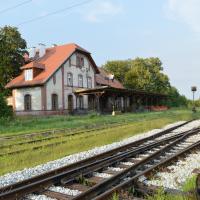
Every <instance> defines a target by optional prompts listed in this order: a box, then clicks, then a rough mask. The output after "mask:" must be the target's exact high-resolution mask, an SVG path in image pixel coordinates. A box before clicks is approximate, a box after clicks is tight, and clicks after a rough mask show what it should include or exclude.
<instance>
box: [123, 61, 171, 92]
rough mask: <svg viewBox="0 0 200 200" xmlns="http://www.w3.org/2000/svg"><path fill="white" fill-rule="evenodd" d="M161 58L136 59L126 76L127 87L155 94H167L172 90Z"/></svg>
mask: <svg viewBox="0 0 200 200" xmlns="http://www.w3.org/2000/svg"><path fill="white" fill-rule="evenodd" d="M162 71H163V67H162V62H161V61H160V59H159V58H145V59H144V58H136V59H134V60H132V64H131V69H130V71H129V72H128V73H127V74H126V75H125V83H124V84H125V85H126V86H127V87H129V88H132V89H140V90H145V91H149V92H155V93H167V91H168V89H169V88H170V83H169V78H168V76H167V75H165V74H164V73H163V72H162Z"/></svg>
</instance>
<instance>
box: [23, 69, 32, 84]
mask: <svg viewBox="0 0 200 200" xmlns="http://www.w3.org/2000/svg"><path fill="white" fill-rule="evenodd" d="M24 78H25V81H32V80H33V69H26V70H25V71H24Z"/></svg>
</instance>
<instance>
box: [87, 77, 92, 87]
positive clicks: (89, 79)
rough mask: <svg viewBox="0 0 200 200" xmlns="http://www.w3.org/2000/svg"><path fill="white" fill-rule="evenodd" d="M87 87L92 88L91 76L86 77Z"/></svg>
mask: <svg viewBox="0 0 200 200" xmlns="http://www.w3.org/2000/svg"><path fill="white" fill-rule="evenodd" d="M87 87H88V88H92V78H91V77H89V76H88V77H87Z"/></svg>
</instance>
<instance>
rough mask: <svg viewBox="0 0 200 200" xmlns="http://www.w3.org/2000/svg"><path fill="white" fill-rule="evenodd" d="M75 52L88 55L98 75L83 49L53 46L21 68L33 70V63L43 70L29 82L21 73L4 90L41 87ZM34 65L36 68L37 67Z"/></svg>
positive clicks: (68, 45)
mask: <svg viewBox="0 0 200 200" xmlns="http://www.w3.org/2000/svg"><path fill="white" fill-rule="evenodd" d="M75 51H81V52H83V53H85V54H87V55H88V58H89V59H90V61H91V62H92V64H93V66H94V67H95V69H96V72H97V73H98V72H99V71H98V67H97V66H96V64H95V62H94V60H93V59H92V57H91V56H90V52H88V51H87V50H85V49H83V48H82V47H80V46H78V45H77V44H73V43H72V44H66V45H61V46H55V47H52V48H47V49H46V53H45V55H44V56H43V57H41V58H39V59H37V60H36V61H32V62H30V63H28V64H26V65H24V66H22V69H26V68H33V67H34V65H36V64H34V63H35V62H37V63H38V64H37V65H38V66H40V67H41V66H42V67H44V70H43V71H42V72H41V73H40V74H39V75H37V76H36V77H35V78H34V79H33V80H31V81H25V80H24V75H23V73H21V75H19V76H17V77H16V78H15V79H13V80H12V81H10V82H9V83H8V84H7V85H6V88H18V87H26V86H36V85H43V84H44V83H45V82H46V81H47V80H48V79H49V78H50V77H51V76H52V75H53V74H54V72H55V71H56V70H57V69H58V68H59V67H60V66H61V65H62V64H63V63H64V62H65V61H66V60H67V59H68V58H69V57H70V56H71V55H72V54H73V53H74V52H75ZM37 65H36V66H37Z"/></svg>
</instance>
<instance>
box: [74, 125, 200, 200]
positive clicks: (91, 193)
mask: <svg viewBox="0 0 200 200" xmlns="http://www.w3.org/2000/svg"><path fill="white" fill-rule="evenodd" d="M198 132H199V129H196V130H192V131H191V132H189V133H186V134H185V135H183V136H182V137H180V138H178V139H176V140H175V141H174V142H172V143H170V144H168V145H167V146H166V147H163V148H162V149H160V150H159V151H157V152H155V153H153V154H152V155H150V156H148V157H146V158H144V159H143V160H141V161H140V162H137V163H136V164H133V165H132V166H131V167H129V168H127V169H125V170H124V171H122V172H119V173H117V174H116V175H114V176H113V177H111V178H109V179H107V180H105V181H103V182H101V183H99V184H97V185H95V186H94V187H92V188H90V189H89V190H87V191H86V192H83V193H81V194H80V195H78V196H75V197H74V198H72V199H73V200H89V199H96V197H97V196H98V195H100V194H101V193H104V192H106V191H107V190H109V189H110V188H111V187H113V186H115V185H116V184H120V182H123V180H124V178H127V177H132V176H134V177H138V175H135V173H136V170H138V169H141V167H143V166H145V165H146V164H147V163H148V162H149V161H152V160H153V159H156V158H158V157H159V156H160V155H162V154H163V153H164V152H166V151H168V150H169V149H171V148H173V147H174V145H176V144H178V143H180V142H182V141H184V140H185V139H186V138H188V137H189V136H191V135H193V134H196V133H198ZM198 144H199V143H198ZM177 155H179V154H177ZM156 166H159V164H158V165H156ZM143 173H144V172H142V173H140V176H141V175H142V174H143ZM110 191H112V193H113V189H111V190H110ZM114 191H115V190H114ZM106 194H107V192H106ZM100 196H101V195H100ZM97 199H98V198H97ZM100 199H102V200H103V199H104V200H105V196H103V197H102V198H100ZM98 200H99V199H98Z"/></svg>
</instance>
